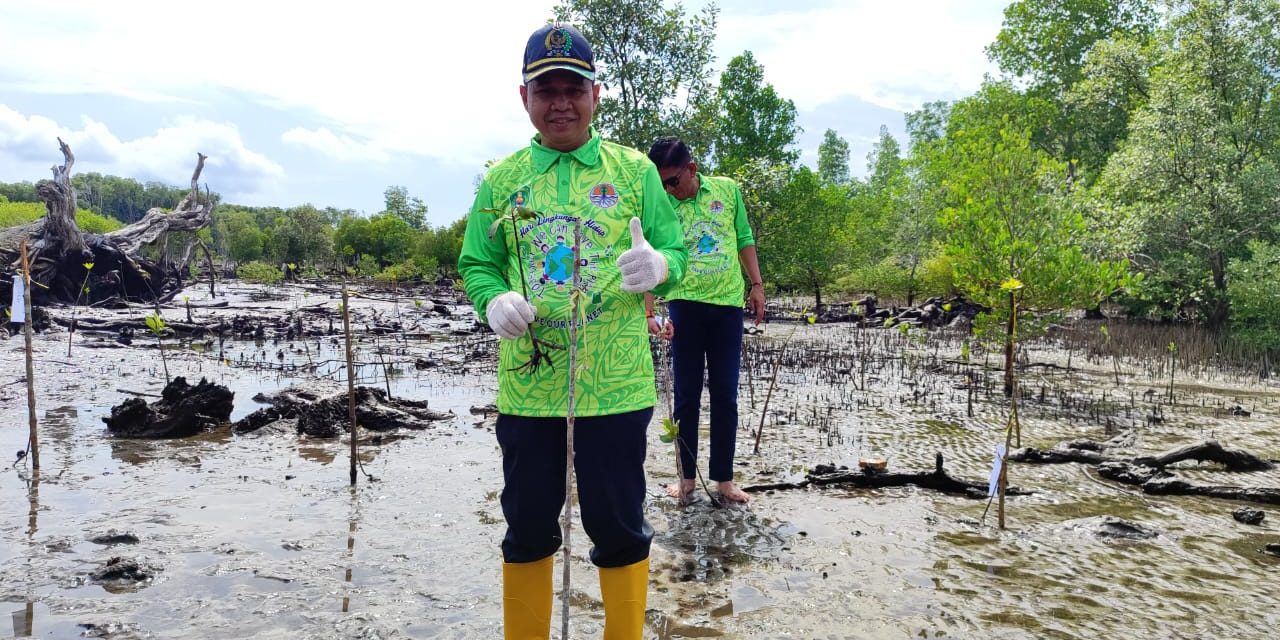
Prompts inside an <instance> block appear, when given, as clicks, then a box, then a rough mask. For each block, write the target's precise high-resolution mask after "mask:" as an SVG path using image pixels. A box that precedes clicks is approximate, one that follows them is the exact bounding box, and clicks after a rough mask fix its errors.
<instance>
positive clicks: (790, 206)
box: [761, 167, 848, 304]
mask: <svg viewBox="0 0 1280 640" xmlns="http://www.w3.org/2000/svg"><path fill="white" fill-rule="evenodd" d="M781 202H785V203H786V215H774V216H771V217H770V218H768V219H766V220H765V221H764V222H763V223H762V225H761V226H762V227H763V228H764V231H765V232H766V235H767V237H768V238H769V245H768V247H769V252H768V254H767V255H765V256H762V257H761V263H762V264H761V271H762V272H763V273H767V274H770V276H769V277H770V278H771V279H774V281H776V282H778V283H780V284H782V285H784V286H791V287H795V288H797V289H800V290H803V291H808V292H812V293H813V295H814V298H815V304H822V289H823V288H824V287H826V286H827V285H829V284H830V283H831V282H832V281H834V280H835V277H836V273H835V271H834V270H833V269H832V268H831V265H833V264H836V263H838V262H839V261H838V260H837V256H838V255H839V253H840V251H841V244H840V242H839V240H838V238H839V229H840V228H841V227H842V225H843V223H844V221H845V217H846V215H847V212H848V199H847V198H846V191H845V189H844V188H843V187H840V186H837V185H829V186H825V187H824V186H822V184H820V183H819V181H818V176H817V174H815V173H813V172H812V171H810V170H809V168H808V167H801V168H800V169H799V170H798V171H796V172H795V174H794V175H793V176H792V178H791V180H790V182H789V183H788V184H787V185H786V187H785V188H784V189H783V192H782V197H781Z"/></svg>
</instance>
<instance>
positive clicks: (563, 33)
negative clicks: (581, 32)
mask: <svg viewBox="0 0 1280 640" xmlns="http://www.w3.org/2000/svg"><path fill="white" fill-rule="evenodd" d="M544 44H546V45H547V53H546V55H547V57H551V56H556V55H562V56H567V55H569V52H570V51H572V50H573V36H571V35H569V30H568V29H565V28H559V29H552V30H551V31H549V32H547V38H546V40H544Z"/></svg>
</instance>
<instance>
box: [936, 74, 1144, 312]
mask: <svg viewBox="0 0 1280 640" xmlns="http://www.w3.org/2000/svg"><path fill="white" fill-rule="evenodd" d="M990 95H994V96H996V97H999V98H1001V99H1004V98H1005V95H1006V94H1005V93H1004V90H1002V89H997V90H995V91H991V92H986V93H985V94H984V93H979V95H978V96H974V97H971V98H967V99H966V100H963V101H961V102H960V103H959V104H957V105H956V109H955V110H954V111H953V112H952V118H951V130H950V131H949V132H948V137H947V142H946V143H947V147H946V150H945V154H944V155H945V158H944V161H945V162H946V163H947V165H948V167H949V169H950V170H949V175H948V179H947V181H946V183H945V184H946V187H947V190H948V203H949V206H948V207H947V208H946V209H945V210H944V211H943V217H942V222H943V224H944V225H945V230H946V233H944V234H943V236H942V242H943V245H944V248H945V253H946V255H947V256H948V257H949V258H950V259H951V260H952V265H953V269H954V273H955V282H956V286H957V287H958V288H959V289H961V290H962V291H963V292H964V293H965V295H966V296H968V297H969V298H970V299H972V300H974V301H976V302H978V303H980V304H983V305H986V306H988V307H991V308H992V309H993V310H994V311H993V316H997V317H998V316H1000V314H1001V313H1003V314H1004V317H1007V313H1008V297H1009V295H1008V292H1009V291H1010V286H1011V284H1010V283H1014V282H1016V283H1017V287H1016V288H1017V289H1020V290H1019V291H1018V299H1019V307H1021V308H1025V309H1039V310H1042V311H1050V310H1057V309H1064V308H1080V307H1085V306H1092V305H1095V304H1098V303H1099V302H1101V301H1102V300H1103V299H1104V298H1106V297H1107V296H1109V295H1110V294H1111V293H1112V292H1113V291H1114V290H1115V289H1117V288H1118V287H1120V286H1122V285H1123V284H1125V283H1126V277H1125V274H1126V268H1127V266H1126V263H1125V262H1124V261H1123V260H1106V259H1102V258H1100V257H1099V256H1094V255H1089V254H1086V253H1085V251H1084V250H1083V249H1082V248H1081V247H1082V246H1083V245H1085V244H1087V235H1088V233H1087V232H1088V228H1087V225H1086V223H1085V220H1084V216H1083V215H1082V214H1081V213H1080V211H1079V207H1078V206H1077V203H1076V202H1075V200H1073V198H1072V197H1071V196H1070V195H1069V193H1068V192H1066V191H1064V189H1063V182H1062V178H1061V176H1062V175H1063V164H1062V163H1061V162H1058V161H1056V160H1054V159H1053V158H1051V157H1049V156H1048V155H1047V154H1046V153H1044V152H1043V151H1041V150H1039V149H1036V148H1034V147H1033V146H1032V141H1031V135H1030V132H1029V131H1028V130H1027V129H1020V128H1017V127H1016V126H1014V124H1013V123H1012V118H1011V117H1010V116H1008V115H1003V116H1001V117H999V118H992V117H991V115H990V114H991V111H990V105H987V104H983V103H982V101H983V100H984V96H990ZM1031 329H1032V327H1029V326H1023V327H1022V328H1021V329H1020V330H1019V334H1020V335H1023V334H1026V333H1029V332H1030V330H1031Z"/></svg>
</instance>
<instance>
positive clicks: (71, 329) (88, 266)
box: [67, 262, 93, 358]
mask: <svg viewBox="0 0 1280 640" xmlns="http://www.w3.org/2000/svg"><path fill="white" fill-rule="evenodd" d="M92 271H93V263H92V262H86V263H84V281H83V282H81V283H80V291H78V292H76V304H75V306H73V307H71V324H70V325H68V327H67V357H68V358H70V357H71V336H74V335H75V333H76V311H78V310H79V308H80V296H82V295H85V294H87V293H89V273H90V272H92Z"/></svg>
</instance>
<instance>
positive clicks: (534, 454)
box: [497, 407, 653, 568]
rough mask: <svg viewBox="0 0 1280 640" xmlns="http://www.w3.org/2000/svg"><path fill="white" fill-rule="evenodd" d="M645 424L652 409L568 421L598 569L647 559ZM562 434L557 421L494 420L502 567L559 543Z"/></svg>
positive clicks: (580, 501) (650, 533) (584, 519)
mask: <svg viewBox="0 0 1280 640" xmlns="http://www.w3.org/2000/svg"><path fill="white" fill-rule="evenodd" d="M651 417H653V408H652V407H650V408H648V409H641V410H639V411H631V412H628V413H619V414H616V415H611V416H591V417H579V418H577V419H576V420H575V423H574V429H573V454H574V461H573V469H574V475H575V477H576V480H577V482H576V485H575V486H576V487H577V489H578V504H579V506H580V507H581V509H582V511H581V513H582V528H583V529H585V530H586V532H587V537H589V538H591V542H592V544H593V545H594V546H592V548H591V562H592V563H594V564H595V565H596V566H597V567H606V568H609V567H625V566H627V565H629V564H635V563H637V562H639V561H641V560H644V559H645V558H647V557H649V543H650V541H651V540H652V539H653V529H652V528H651V527H650V526H649V523H648V522H647V521H645V519H644V499H645V475H644V458H645V431H646V430H647V429H648V426H649V419H650V418H651ZM566 431H567V429H566V428H565V420H564V418H527V417H523V416H512V415H505V414H499V415H498V424H497V432H498V445H499V446H500V447H502V476H503V480H504V481H505V482H504V486H503V487H502V515H503V517H505V518H506V520H507V533H506V536H505V537H504V538H503V539H502V559H503V561H504V562H534V561H537V560H541V559H543V558H545V557H547V556H549V555H551V554H553V553H555V552H556V550H557V549H559V548H560V544H561V543H562V542H563V540H562V539H561V534H560V513H561V509H562V508H563V506H564V475H565V457H566V456H565V434H566Z"/></svg>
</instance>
